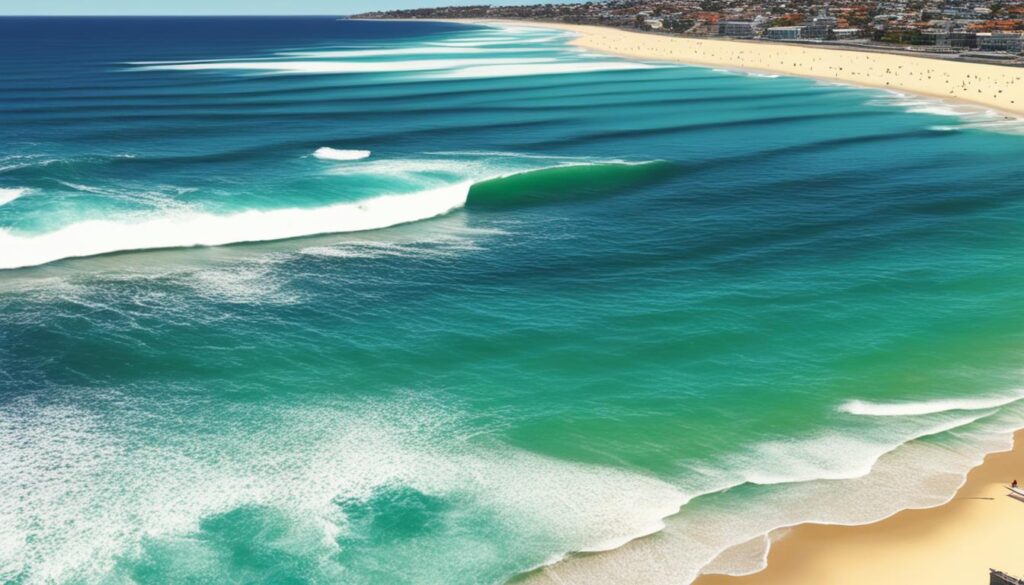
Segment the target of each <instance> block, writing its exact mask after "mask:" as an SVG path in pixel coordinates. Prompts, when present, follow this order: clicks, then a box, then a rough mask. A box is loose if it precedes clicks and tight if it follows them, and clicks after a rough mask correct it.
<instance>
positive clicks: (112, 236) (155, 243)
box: [0, 181, 472, 269]
mask: <svg viewBox="0 0 1024 585" xmlns="http://www.w3.org/2000/svg"><path fill="white" fill-rule="evenodd" d="M471 184H472V183H471V182H469V181H466V182H462V183H457V184H454V185H450V186H447V187H443V188H440V189H432V190H428V191H421V192H418V193H413V194H408V195H383V196H379V197H374V198H372V199H366V200H362V201H358V202H354V203H339V204H335V205H329V206H326V207H316V208H311V209H297V208H290V209H278V210H270V211H259V210H250V211H244V212H241V213H235V214H230V215H214V214H209V213H187V214H176V215H171V216H163V217H156V218H153V219H149V220H144V221H141V222H137V223H127V222H121V221H108V220H90V221H83V222H80V223H75V224H72V225H69V226H67V227H65V228H62V229H59V230H57V231H54V232H50V233H45V234H41V235H37V236H22V235H16V234H14V233H11V232H10V231H7V230H0V269H5V268H20V267H24V266H34V265H37V264H44V263H47V262H53V261H55V260H59V259H61V258H72V257H80V256H94V255H97V254H107V253H110V252H120V251H126V250H148V249H155V248H177V247H191V246H219V245H224V244H232V243H239V242H259V241H266V240H280V239H286V238H296V237H301V236H310V235H315V234H325V233H337V232H355V231H365V230H373V229H380V228H385V227H390V226H393V225H398V224H401V223H408V222H413V221H418V220H421V219H427V218H430V217H435V216H438V215H443V214H445V213H448V212H450V211H452V210H453V209H456V208H459V207H462V206H463V205H465V203H466V197H467V195H468V194H469V187H470V185H471Z"/></svg>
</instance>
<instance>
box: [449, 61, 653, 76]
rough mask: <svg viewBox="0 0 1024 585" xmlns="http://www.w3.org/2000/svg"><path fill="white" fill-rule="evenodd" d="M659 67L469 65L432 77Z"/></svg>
mask: <svg viewBox="0 0 1024 585" xmlns="http://www.w3.org/2000/svg"><path fill="white" fill-rule="evenodd" d="M657 67H661V66H660V65H654V64H651V63H634V62H630V61H592V62H587V63H553V62H549V63H542V62H537V63H525V62H520V63H514V64H507V65H502V64H470V65H468V66H466V67H462V68H455V69H453V70H452V71H443V72H438V73H436V74H435V75H434V77H443V78H457V79H463V78H473V77H521V76H525V75H555V74H561V73H592V72H596V71H623V70H629V69H655V68H657Z"/></svg>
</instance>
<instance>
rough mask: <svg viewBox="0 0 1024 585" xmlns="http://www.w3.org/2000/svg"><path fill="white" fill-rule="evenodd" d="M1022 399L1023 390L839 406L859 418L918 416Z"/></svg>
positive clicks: (991, 406) (995, 405) (860, 402)
mask: <svg viewBox="0 0 1024 585" xmlns="http://www.w3.org/2000/svg"><path fill="white" fill-rule="evenodd" d="M1022 398H1024V390H1019V391H1017V392H1016V393H1015V394H1012V395H1010V396H989V397H980V398H952V399H942V400H924V401H918V402H867V401H863V400H850V401H848V402H844V403H843V404H841V405H840V406H839V411H840V412H845V413H848V414H856V415H861V416H920V415H925V414H936V413H940V412H949V411H952V410H985V409H989V408H997V407H999V406H1006V405H1007V404H1012V403H1014V402H1017V401H1018V400H1021V399H1022Z"/></svg>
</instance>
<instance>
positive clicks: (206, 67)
mask: <svg viewBox="0 0 1024 585" xmlns="http://www.w3.org/2000/svg"><path fill="white" fill-rule="evenodd" d="M554 61H555V59H551V58H531V59H517V58H495V59H410V60H406V61H386V62H382V61H220V62H214V63H162V64H158V65H144V66H141V67H135V68H133V70H134V71H253V72H258V73H260V72H262V73H306V74H332V73H333V74H337V73H393V72H403V71H431V70H444V69H457V68H460V67H470V66H499V65H506V66H508V65H519V66H521V65H531V64H542V63H553V62H554Z"/></svg>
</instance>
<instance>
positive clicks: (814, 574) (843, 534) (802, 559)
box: [696, 431, 1024, 585]
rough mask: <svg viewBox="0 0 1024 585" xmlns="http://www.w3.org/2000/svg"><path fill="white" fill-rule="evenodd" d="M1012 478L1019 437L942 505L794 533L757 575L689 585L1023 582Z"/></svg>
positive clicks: (1021, 470)
mask: <svg viewBox="0 0 1024 585" xmlns="http://www.w3.org/2000/svg"><path fill="white" fill-rule="evenodd" d="M1014 478H1016V479H1018V480H1019V481H1021V482H1024V431H1021V432H1018V433H1017V435H1016V436H1015V438H1014V448H1013V450H1012V451H1007V452H1004V453H994V454H991V455H989V456H988V457H986V458H985V462H984V463H983V464H982V465H980V466H978V467H976V468H974V469H973V470H972V471H971V472H970V474H969V475H968V476H967V482H966V483H965V484H964V486H963V487H962V488H960V490H959V491H958V492H957V494H956V496H955V497H954V498H953V499H952V500H951V501H950V502H949V503H947V504H945V505H942V506H939V507H937V508H929V509H925V510H906V511H903V512H900V513H899V514H896V515H895V516H891V517H889V518H887V519H885V520H882V521H881V522H877V523H875V524H868V525H864V526H822V525H813V524H807V525H802V526H798V527H796V528H794V529H792V530H791V531H790V532H789V533H788V534H786V535H785V536H784V537H783V538H782V539H781V540H779V541H777V542H775V543H774V544H773V546H772V550H771V552H770V553H769V555H768V568H767V569H765V570H764V571H761V572H760V573H756V574H754V575H750V576H747V577H722V576H706V577H702V578H700V579H698V580H697V581H696V585H821V584H822V583H828V584H829V585H865V584H869V583H877V584H880V585H881V584H886V583H928V584H929V585H967V584H970V583H979V584H980V583H988V570H989V569H990V568H994V569H999V570H1001V571H1004V572H1006V573H1009V574H1011V575H1016V576H1018V577H1024V501H1020V500H1017V499H1014V498H1011V497H1009V496H1008V495H1007V494H1008V490H1007V489H1006V487H1005V486H1006V485H1007V484H1008V483H1009V482H1010V481H1012V480H1013V479H1014Z"/></svg>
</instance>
